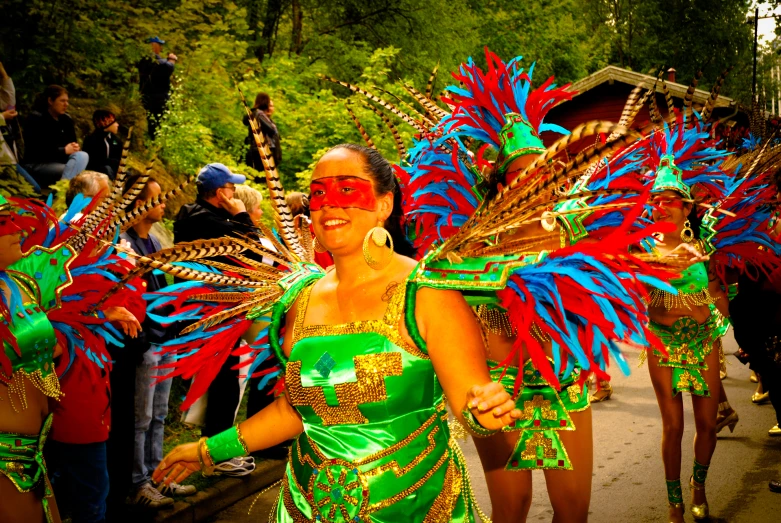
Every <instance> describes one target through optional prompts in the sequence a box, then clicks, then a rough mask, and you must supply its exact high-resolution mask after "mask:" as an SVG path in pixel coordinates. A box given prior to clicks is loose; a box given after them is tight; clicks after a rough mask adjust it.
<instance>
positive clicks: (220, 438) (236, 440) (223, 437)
mask: <svg viewBox="0 0 781 523" xmlns="http://www.w3.org/2000/svg"><path fill="white" fill-rule="evenodd" d="M206 452H207V454H208V455H209V457H210V458H211V460H212V462H213V463H215V464H216V463H219V462H221V461H227V460H229V459H232V458H237V457H239V456H246V455H247V454H249V449H248V448H247V443H246V442H245V441H244V438H243V437H242V435H241V431H240V430H239V426H238V425H236V426H235V427H231V428H229V429H228V430H226V431H223V432H220V433H219V434H217V435H215V436H212V437H211V438H209V439H207V440H206Z"/></svg>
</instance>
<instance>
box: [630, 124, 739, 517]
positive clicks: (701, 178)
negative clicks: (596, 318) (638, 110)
mask: <svg viewBox="0 0 781 523" xmlns="http://www.w3.org/2000/svg"><path fill="white" fill-rule="evenodd" d="M648 142H649V143H648V146H647V147H646V148H645V152H646V160H645V163H644V165H645V167H647V168H650V169H651V170H652V171H651V175H652V177H653V178H652V179H653V187H652V195H653V196H652V199H651V205H652V209H653V210H652V218H653V220H654V221H655V222H669V223H673V224H674V225H675V230H674V231H673V232H671V233H670V234H666V235H664V238H663V239H662V241H661V242H659V243H658V244H657V246H656V249H657V253H658V255H659V256H660V257H664V256H667V255H669V254H671V253H673V252H676V251H680V250H681V248H682V246H684V245H691V246H694V247H695V248H696V249H697V250H698V251H699V252H700V253H701V254H702V255H703V256H704V255H707V254H709V253H711V252H712V250H713V249H712V248H709V247H708V244H707V242H706V240H707V238H705V237H703V238H701V237H700V232H701V230H702V232H705V230H704V229H701V227H700V226H699V224H698V223H697V222H699V220H698V219H697V216H696V209H694V202H695V198H697V197H699V198H698V200H699V201H705V200H707V201H713V200H714V199H716V200H718V199H720V198H722V197H723V196H724V194H723V191H724V189H725V185H726V182H727V180H728V176H727V175H726V173H724V172H723V171H722V170H721V167H720V165H721V162H720V161H718V160H719V159H720V158H723V157H724V156H725V155H726V154H727V153H726V152H725V151H720V150H717V149H716V148H715V143H714V142H712V141H711V140H709V137H708V134H707V130H706V129H704V128H703V124H702V122H700V121H699V120H698V119H697V118H696V117H694V118H692V119H691V121H685V120H684V119H683V117H678V119H677V120H674V121H672V122H670V123H669V124H667V125H665V128H664V129H663V130H660V131H657V132H656V133H653V135H651V137H650V138H649V139H648ZM695 187H696V189H697V191H696V192H695V191H694V190H693V188H695ZM693 211H694V212H693ZM703 236H705V235H703ZM671 284H672V285H673V286H674V287H675V288H676V290H677V291H678V292H677V294H672V293H670V292H667V291H663V290H659V289H654V290H653V291H652V292H651V299H650V303H649V304H648V312H649V317H650V325H649V326H650V328H651V330H652V331H653V332H654V334H656V336H658V337H659V339H660V340H661V342H662V343H663V344H664V346H665V348H666V350H667V354H663V353H662V352H660V351H658V350H654V351H648V362H649V365H648V370H649V373H650V375H651V383H652V384H653V387H654V392H655V393H656V400H657V402H658V403H659V410H660V412H661V415H662V461H663V463H664V471H665V479H666V483H667V497H668V503H669V506H668V516H669V519H668V521H671V522H673V523H676V522H682V521H683V515H684V503H683V496H682V492H681V481H680V474H681V440H682V438H683V425H684V422H683V420H684V418H683V394H682V392H689V393H690V394H691V398H692V408H693V410H694V421H695V437H694V468H693V470H692V475H691V477H690V480H689V484H690V487H691V491H692V498H691V500H692V505H691V512H692V515H693V516H694V519H695V520H701V519H707V518H708V515H709V514H708V513H709V508H708V502H707V499H706V497H705V480H706V478H707V475H708V467H709V465H710V461H711V457H712V456H713V452H714V450H715V449H716V417H717V412H718V406H719V389H720V387H721V380H720V378H719V345H720V344H721V336H722V335H723V334H724V331H723V330H722V329H721V325H720V324H721V321H720V319H719V318H718V314H717V313H716V311H715V310H714V308H718V311H720V312H721V313H722V314H723V315H724V316H729V310H728V301H727V297H726V294H725V293H724V292H723V290H722V289H721V287H720V282H719V281H718V279H717V278H716V277H715V276H710V275H709V271H708V266H707V265H706V264H705V263H704V262H701V263H695V264H694V265H691V266H690V267H689V268H687V269H686V270H684V271H683V272H682V273H681V277H680V278H678V279H676V280H674V281H672V282H671ZM714 306H715V307H714Z"/></svg>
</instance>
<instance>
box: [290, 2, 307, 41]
mask: <svg viewBox="0 0 781 523" xmlns="http://www.w3.org/2000/svg"><path fill="white" fill-rule="evenodd" d="M291 5H292V12H291V18H292V21H293V33H292V35H291V36H292V38H291V39H290V52H291V53H295V54H301V47H302V41H303V32H304V31H303V30H304V11H303V10H302V9H301V2H300V1H299V0H293V3H292V4H291Z"/></svg>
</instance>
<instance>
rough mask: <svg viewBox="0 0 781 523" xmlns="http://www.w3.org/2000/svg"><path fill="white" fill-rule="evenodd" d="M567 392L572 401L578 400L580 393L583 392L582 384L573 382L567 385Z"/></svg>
mask: <svg viewBox="0 0 781 523" xmlns="http://www.w3.org/2000/svg"><path fill="white" fill-rule="evenodd" d="M567 394H569V400H570V401H571V402H572V403H577V402H579V401H580V395H581V394H583V386H582V385H580V384H579V383H573V384H572V385H570V386H569V387H567Z"/></svg>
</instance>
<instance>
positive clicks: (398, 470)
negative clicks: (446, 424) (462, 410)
mask: <svg viewBox="0 0 781 523" xmlns="http://www.w3.org/2000/svg"><path fill="white" fill-rule="evenodd" d="M438 432H439V427H434V428H433V429H431V432H429V433H428V446H427V447H426V448H425V449H423V451H422V452H421V453H420V454H418V455H417V456H415V458H414V459H413V460H412V461H410V462H409V463H408V464H407V465H405V466H403V467H400V466H399V462H398V461H396V460H395V459H394V460H391V461H389V462H388V463H386V464H385V465H381V466H379V467H377V468H375V469H372V470H370V471H368V472H367V473H366V475H367V476H369V477H371V476H379V475H380V474H383V473H384V472H386V471H388V470H392V471H393V473H394V474H395V475H396V477H397V478H400V477H402V476H403V475H404V474H406V473H407V472H409V471H411V470H412V469H414V468H415V467H417V466H418V465H419V464H420V463H421V462H422V461H423V460H424V459H426V458H427V457H428V456H429V455H430V454H431V453H432V452H434V449H435V448H437V440H436V435H437V433H438Z"/></svg>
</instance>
